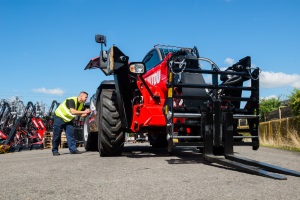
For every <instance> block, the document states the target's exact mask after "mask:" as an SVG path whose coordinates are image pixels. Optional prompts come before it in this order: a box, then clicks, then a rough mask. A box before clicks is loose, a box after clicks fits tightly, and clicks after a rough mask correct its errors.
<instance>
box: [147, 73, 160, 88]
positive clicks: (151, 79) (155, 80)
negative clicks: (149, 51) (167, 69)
mask: <svg viewBox="0 0 300 200" xmlns="http://www.w3.org/2000/svg"><path fill="white" fill-rule="evenodd" d="M145 79H146V81H148V82H149V83H150V84H151V85H157V84H158V83H159V81H160V70H159V71H157V72H155V73H154V74H151V75H150V76H148V77H147V78H145Z"/></svg>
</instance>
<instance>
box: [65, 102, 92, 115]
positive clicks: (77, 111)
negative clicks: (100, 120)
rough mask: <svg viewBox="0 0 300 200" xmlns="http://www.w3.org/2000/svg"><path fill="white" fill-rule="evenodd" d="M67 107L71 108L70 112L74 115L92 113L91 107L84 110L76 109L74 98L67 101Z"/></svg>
mask: <svg viewBox="0 0 300 200" xmlns="http://www.w3.org/2000/svg"><path fill="white" fill-rule="evenodd" d="M66 104H67V107H68V108H69V109H70V112H71V114H72V115H81V116H82V117H85V116H87V114H89V113H90V109H88V108H87V109H85V108H84V110H76V109H75V102H74V100H73V99H70V100H68V101H67V102H66Z"/></svg>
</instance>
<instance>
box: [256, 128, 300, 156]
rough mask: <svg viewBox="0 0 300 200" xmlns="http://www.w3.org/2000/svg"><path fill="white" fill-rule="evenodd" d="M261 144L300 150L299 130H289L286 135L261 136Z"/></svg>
mask: <svg viewBox="0 0 300 200" xmlns="http://www.w3.org/2000/svg"><path fill="white" fill-rule="evenodd" d="M260 145H261V146H265V147H272V148H278V149H284V150H289V151H297V152H300V136H299V134H298V131H296V130H290V131H288V132H287V136H286V137H276V138H265V137H260Z"/></svg>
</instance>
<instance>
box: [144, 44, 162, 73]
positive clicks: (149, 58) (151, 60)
mask: <svg viewBox="0 0 300 200" xmlns="http://www.w3.org/2000/svg"><path fill="white" fill-rule="evenodd" d="M160 61H161V60H160V58H159V55H158V53H157V51H156V50H155V49H154V50H153V51H151V52H150V53H148V54H147V55H146V56H145V58H144V60H143V62H144V63H145V65H146V69H147V71H148V70H149V69H152V68H153V67H155V66H156V65H157V64H158V63H160Z"/></svg>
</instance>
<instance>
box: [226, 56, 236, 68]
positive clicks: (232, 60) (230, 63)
mask: <svg viewBox="0 0 300 200" xmlns="http://www.w3.org/2000/svg"><path fill="white" fill-rule="evenodd" d="M224 63H225V64H227V65H229V66H231V65H233V64H234V63H235V61H234V59H232V58H226V59H225V61H224Z"/></svg>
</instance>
